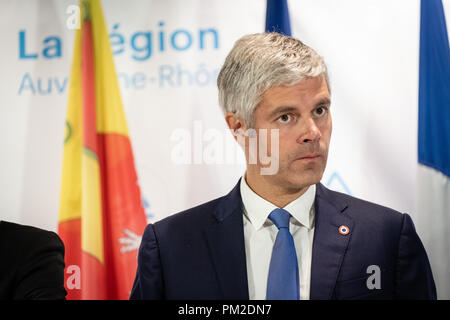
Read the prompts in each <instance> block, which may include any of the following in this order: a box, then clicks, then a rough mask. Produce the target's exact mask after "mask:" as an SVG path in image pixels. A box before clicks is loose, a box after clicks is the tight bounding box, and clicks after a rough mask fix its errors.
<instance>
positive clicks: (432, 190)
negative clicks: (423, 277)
mask: <svg viewBox="0 0 450 320" xmlns="http://www.w3.org/2000/svg"><path fill="white" fill-rule="evenodd" d="M420 16H421V18H420V59H419V122H418V162H419V169H418V212H417V216H418V223H417V226H418V229H419V232H420V233H421V237H422V240H423V242H424V245H425V247H426V249H427V252H428V256H429V258H430V262H431V267H432V270H433V274H434V278H435V282H436V287H437V293H438V298H439V299H450V263H449V258H448V257H449V252H450V233H449V232H448V228H449V227H450V50H449V42H448V35H447V27H446V23H445V14H444V9H443V6H442V2H441V0H422V2H421V15H420Z"/></svg>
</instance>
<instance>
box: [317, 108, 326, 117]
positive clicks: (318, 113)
mask: <svg viewBox="0 0 450 320" xmlns="http://www.w3.org/2000/svg"><path fill="white" fill-rule="evenodd" d="M326 112H327V108H326V107H318V108H316V109H315V110H314V113H315V115H316V116H322V115H324V114H325V113H326Z"/></svg>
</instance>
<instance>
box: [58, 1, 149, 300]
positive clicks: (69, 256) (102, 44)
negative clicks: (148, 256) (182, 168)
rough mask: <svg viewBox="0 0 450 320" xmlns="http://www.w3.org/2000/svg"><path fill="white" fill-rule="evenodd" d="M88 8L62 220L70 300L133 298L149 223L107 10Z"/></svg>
mask: <svg viewBox="0 0 450 320" xmlns="http://www.w3.org/2000/svg"><path fill="white" fill-rule="evenodd" d="M80 9H81V18H82V23H81V29H80V30H77V31H76V35H75V45H74V51H73V60H72V68H71V76H70V88H69V101H68V107H67V116H66V137H65V141H64V155H63V170H62V180H61V194H60V208H59V219H58V233H59V235H60V237H61V238H62V240H63V242H64V244H65V247H66V273H65V285H66V289H67V291H68V296H67V298H68V299H128V297H129V293H130V290H131V288H132V284H133V279H134V276H135V272H136V266H137V248H138V246H139V243H134V242H136V241H139V240H140V237H141V235H142V233H143V230H144V228H145V225H146V218H145V212H144V209H143V207H142V201H141V195H140V189H139V186H138V181H137V180H138V179H137V174H136V170H135V167H134V159H133V152H132V147H131V142H130V137H129V134H128V128H127V124H126V119H125V113H124V109H123V105H122V100H121V96H120V90H119V85H118V80H117V76H116V71H115V67H114V61H113V56H112V53H111V48H110V43H109V36H108V33H107V29H106V25H105V21H104V18H103V13H102V8H101V3H100V1H99V0H82V1H80ZM73 266H75V268H73ZM67 270H79V271H80V273H79V274H75V273H70V272H68V271H67Z"/></svg>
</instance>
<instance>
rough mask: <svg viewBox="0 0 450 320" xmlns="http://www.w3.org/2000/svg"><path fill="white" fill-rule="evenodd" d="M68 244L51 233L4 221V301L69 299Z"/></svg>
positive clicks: (0, 234)
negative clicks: (67, 293) (65, 263)
mask: <svg viewBox="0 0 450 320" xmlns="http://www.w3.org/2000/svg"><path fill="white" fill-rule="evenodd" d="M65 296H66V290H65V289H64V244H63V242H62V241H61V239H60V238H59V237H58V235H57V234H56V233H54V232H51V231H46V230H42V229H39V228H35V227H31V226H25V225H20V224H17V223H11V222H6V221H0V299H1V300H9V299H65Z"/></svg>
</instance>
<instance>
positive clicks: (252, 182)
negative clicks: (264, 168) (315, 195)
mask: <svg viewBox="0 0 450 320" xmlns="http://www.w3.org/2000/svg"><path fill="white" fill-rule="evenodd" d="M243 178H244V179H245V181H246V182H247V185H248V186H249V187H250V189H252V190H253V192H255V193H256V194H257V195H259V196H260V197H261V198H263V199H265V200H267V201H269V202H270V203H273V204H274V205H276V206H277V207H278V208H284V207H285V206H286V205H287V204H289V203H291V202H292V201H294V200H295V199H297V198H298V197H300V196H301V195H303V194H304V193H305V192H306V190H308V188H309V186H306V187H303V188H301V189H289V188H283V187H281V186H278V185H274V184H271V183H269V181H267V179H265V178H264V176H262V175H249V174H248V173H247V172H246V173H245V175H244V177H243Z"/></svg>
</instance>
